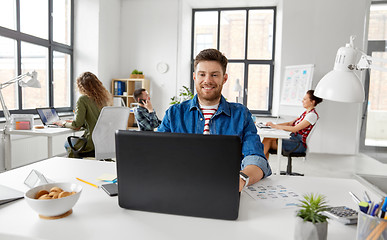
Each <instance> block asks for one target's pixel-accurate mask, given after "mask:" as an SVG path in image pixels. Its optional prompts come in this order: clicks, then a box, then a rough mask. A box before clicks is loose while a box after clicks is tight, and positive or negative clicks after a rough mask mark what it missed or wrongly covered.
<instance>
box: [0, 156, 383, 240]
mask: <svg viewBox="0 0 387 240" xmlns="http://www.w3.org/2000/svg"><path fill="white" fill-rule="evenodd" d="M31 169H36V170H38V171H40V172H41V173H43V174H44V175H45V176H47V177H48V178H50V179H51V180H54V181H57V182H61V181H66V182H74V183H77V184H81V185H82V186H83V192H82V195H81V196H80V199H79V201H78V202H77V204H76V205H75V206H74V208H73V213H72V214H71V215H70V216H68V217H66V218H63V219H58V220H44V219H40V218H39V217H38V214H37V213H35V212H34V211H33V210H32V209H31V208H30V207H29V206H28V205H27V203H26V201H25V200H24V199H22V200H18V201H15V202H12V203H8V204H5V205H0V212H1V214H0V238H1V233H4V234H15V235H19V236H20V235H22V236H30V237H34V238H42V239H56V240H62V239H63V240H68V239H76V240H78V239H93V240H99V239H101V240H105V239H116V240H119V239H158V240H159V239H161V240H163V239H168V240H174V239H188V240H190V239H195V240H197V239H222V240H237V239H271V240H276V239H281V240H283V239H293V234H294V226H295V210H296V209H295V208H286V209H278V208H273V207H271V208H270V207H267V206H264V205H263V204H261V203H260V202H259V201H256V200H254V199H252V198H251V197H250V196H249V195H248V194H246V193H245V192H243V193H242V194H241V203H240V211H239V218H238V220H236V221H227V220H215V219H206V218H197V217H185V216H177V215H169V214H160V213H151V212H142V211H134V210H127V209H122V208H120V207H119V206H118V203H117V200H118V198H117V197H109V196H108V195H107V194H106V193H105V192H104V191H103V190H102V189H97V188H94V187H92V186H89V185H87V184H84V183H82V182H79V181H77V180H75V177H79V178H82V179H84V180H87V181H90V182H92V183H97V184H100V183H98V182H97V181H96V180H95V179H96V178H97V177H99V176H100V175H101V174H103V173H113V174H114V173H116V165H115V163H112V162H100V161H95V160H81V159H68V158H59V157H56V158H53V159H48V160H44V161H41V162H37V163H34V164H31V165H28V166H24V167H21V168H17V169H13V170H10V171H8V172H4V173H1V174H0V183H1V184H3V185H6V186H9V187H13V188H15V189H18V190H21V191H26V190H27V187H26V186H24V185H23V181H24V178H25V177H26V176H27V175H28V173H29V172H30V171H31ZM262 181H264V182H266V183H268V184H281V185H283V186H286V187H288V188H291V189H293V190H294V191H297V192H298V193H299V194H305V193H310V192H314V193H320V194H324V195H326V196H327V199H328V201H329V204H331V205H333V206H339V205H347V206H349V207H352V208H355V203H354V202H353V201H352V199H351V196H350V195H349V194H348V191H352V192H354V193H355V194H356V195H358V196H362V194H363V191H364V190H367V191H368V193H369V194H370V196H371V198H374V199H379V198H378V197H376V196H375V195H374V194H373V193H372V192H371V191H370V190H368V189H366V187H364V186H363V185H362V184H360V183H359V182H357V181H356V180H353V179H332V178H313V177H290V176H271V177H268V178H266V179H264V180H262ZM144 190H146V189H144ZM214 201H221V199H214ZM55 233H57V235H55V237H53V234H55ZM355 235H356V226H347V225H343V224H341V223H339V222H336V221H330V222H329V226H328V239H330V240H334V239H340V240H342V239H351V240H352V239H355Z"/></svg>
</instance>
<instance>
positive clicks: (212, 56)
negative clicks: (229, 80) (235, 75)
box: [194, 48, 228, 74]
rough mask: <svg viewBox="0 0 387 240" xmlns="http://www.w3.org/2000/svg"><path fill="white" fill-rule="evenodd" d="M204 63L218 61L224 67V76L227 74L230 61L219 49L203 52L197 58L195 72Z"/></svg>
mask: <svg viewBox="0 0 387 240" xmlns="http://www.w3.org/2000/svg"><path fill="white" fill-rule="evenodd" d="M202 61H216V62H218V63H219V64H220V65H221V66H222V70H223V74H225V73H226V69H227V63H228V60H227V58H226V57H225V56H224V55H223V53H221V52H219V51H218V50H217V49H214V48H209V49H204V50H202V51H201V52H200V53H199V54H198V55H197V56H196V58H195V62H194V71H196V66H197V65H198V64H199V63H200V62H202Z"/></svg>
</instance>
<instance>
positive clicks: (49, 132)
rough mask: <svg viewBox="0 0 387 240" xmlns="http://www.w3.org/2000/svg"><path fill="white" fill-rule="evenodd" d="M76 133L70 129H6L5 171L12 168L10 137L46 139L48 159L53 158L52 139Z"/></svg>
mask: <svg viewBox="0 0 387 240" xmlns="http://www.w3.org/2000/svg"><path fill="white" fill-rule="evenodd" d="M75 132H76V131H74V130H72V129H70V128H43V129H35V128H34V129H33V130H11V129H7V130H5V132H4V135H5V151H4V152H5V153H4V155H5V169H6V170H9V169H11V168H12V141H11V135H27V136H44V137H47V155H48V158H51V157H53V151H52V137H54V136H57V135H61V134H74V133H75Z"/></svg>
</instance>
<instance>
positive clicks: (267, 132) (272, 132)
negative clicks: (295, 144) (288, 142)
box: [257, 127, 290, 175]
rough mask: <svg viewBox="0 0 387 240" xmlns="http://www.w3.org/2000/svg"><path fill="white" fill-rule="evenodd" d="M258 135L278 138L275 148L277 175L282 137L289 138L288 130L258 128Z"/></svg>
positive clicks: (278, 173)
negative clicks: (276, 147)
mask: <svg viewBox="0 0 387 240" xmlns="http://www.w3.org/2000/svg"><path fill="white" fill-rule="evenodd" d="M257 131H258V135H259V136H260V137H261V138H262V139H261V140H263V138H277V139H278V149H277V159H278V168H277V172H276V174H277V175H280V174H281V153H282V139H289V138H290V132H288V131H284V130H279V129H274V128H269V129H268V128H258V127H257Z"/></svg>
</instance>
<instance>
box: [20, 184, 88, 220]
mask: <svg viewBox="0 0 387 240" xmlns="http://www.w3.org/2000/svg"><path fill="white" fill-rule="evenodd" d="M81 192H82V186H80V185H78V184H75V183H48V184H44V185H40V186H37V187H34V188H31V189H30V190H28V191H27V192H26V193H25V194H24V198H25V199H26V201H27V203H28V205H30V207H31V208H32V209H33V210H34V211H35V212H37V213H38V214H39V216H40V217H41V218H47V219H56V218H61V217H65V216H68V215H70V214H71V213H72V208H73V207H74V205H75V203H76V202H77V201H78V199H79V196H80V195H81Z"/></svg>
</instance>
